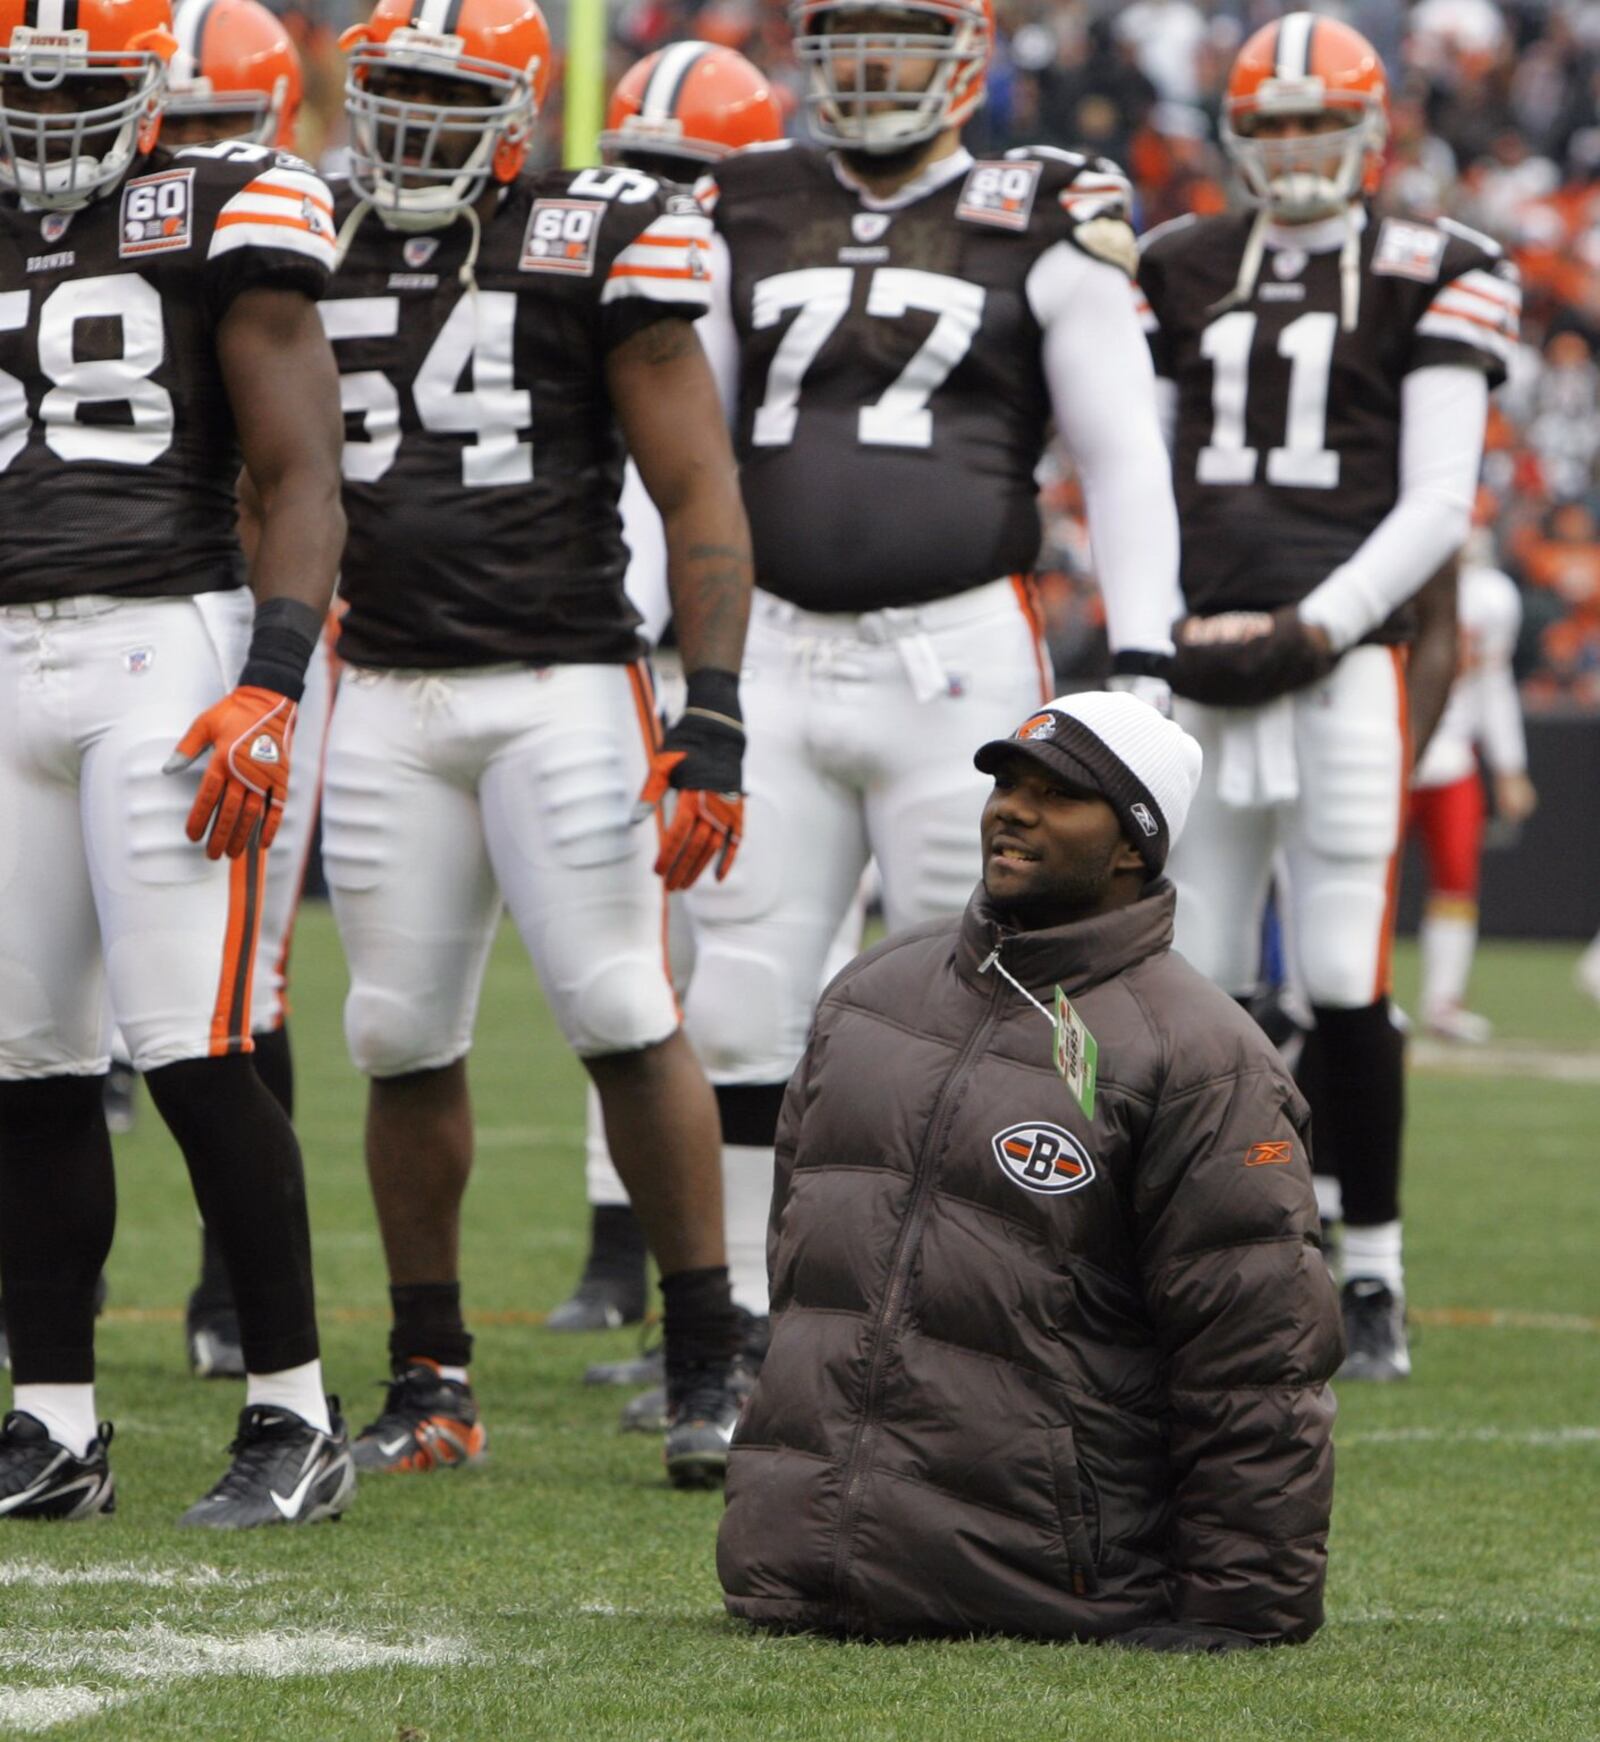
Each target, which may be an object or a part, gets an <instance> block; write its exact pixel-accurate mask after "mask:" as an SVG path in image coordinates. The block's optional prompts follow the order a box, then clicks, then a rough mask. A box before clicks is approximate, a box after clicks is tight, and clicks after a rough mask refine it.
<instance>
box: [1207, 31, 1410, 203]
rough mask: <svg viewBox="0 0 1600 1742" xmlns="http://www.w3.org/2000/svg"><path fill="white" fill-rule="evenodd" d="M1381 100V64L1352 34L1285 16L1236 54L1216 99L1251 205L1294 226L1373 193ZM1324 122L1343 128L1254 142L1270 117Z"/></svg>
mask: <svg viewBox="0 0 1600 1742" xmlns="http://www.w3.org/2000/svg"><path fill="white" fill-rule="evenodd" d="M1387 98H1388V89H1387V85H1386V83H1385V80H1384V74H1383V62H1382V61H1381V60H1380V59H1379V58H1378V51H1377V50H1376V49H1375V48H1374V47H1373V46H1372V44H1371V43H1370V42H1368V41H1367V39H1366V38H1365V37H1364V36H1362V35H1361V33H1360V32H1359V31H1356V30H1352V29H1351V28H1350V26H1349V25H1348V24H1343V23H1341V22H1340V21H1339V20H1338V19H1337V18H1324V17H1321V16H1320V15H1318V14H1316V13H1313V12H1290V13H1287V14H1286V15H1285V16H1284V17H1282V18H1280V19H1278V20H1277V21H1276V22H1275V23H1273V24H1265V25H1263V26H1262V27H1261V29H1260V30H1258V31H1257V32H1256V33H1255V35H1254V36H1252V37H1251V38H1250V40H1249V41H1248V42H1247V43H1246V44H1245V45H1244V47H1243V48H1242V49H1240V51H1239V58H1238V59H1237V60H1236V61H1235V62H1234V63H1233V71H1232V72H1231V73H1230V74H1229V77H1228V89H1227V92H1226V94H1225V95H1224V97H1223V101H1222V125H1221V131H1222V143H1223V145H1224V147H1225V148H1226V150H1227V153H1228V155H1229V157H1231V158H1232V159H1233V162H1234V164H1235V166H1236V167H1237V169H1238V171H1239V175H1240V178H1241V179H1242V180H1243V182H1244V185H1245V189H1246V191H1247V193H1248V194H1249V196H1250V198H1251V199H1252V200H1253V201H1254V202H1255V203H1256V204H1257V205H1260V206H1263V207H1265V208H1266V209H1267V210H1269V211H1271V212H1273V213H1274V214H1276V215H1277V216H1279V217H1283V218H1289V219H1291V220H1300V221H1303V220H1306V219H1309V218H1318V217H1324V216H1328V215H1330V214H1332V213H1334V212H1337V211H1339V210H1341V209H1342V208H1343V207H1345V206H1347V205H1349V204H1350V202H1351V201H1353V200H1356V199H1359V198H1360V197H1361V195H1362V194H1363V193H1374V192H1376V191H1377V186H1378V180H1379V177H1380V176H1381V175H1382V172H1383V147H1384V141H1385V139H1386V138H1387V136H1388V130H1389V116H1388V104H1387ZM1329 115H1331V116H1333V117H1334V118H1336V119H1337V120H1338V121H1339V122H1340V123H1341V125H1339V126H1338V127H1335V128H1332V129H1329V130H1327V131H1324V132H1318V133H1309V134H1302V135H1300V136H1298V137H1296V138H1292V139H1280V138H1256V137H1253V135H1254V133H1255V131H1256V129H1257V127H1258V126H1259V124H1260V122H1261V121H1263V120H1266V119H1268V118H1271V119H1296V120H1310V119H1312V118H1316V117H1321V116H1329ZM1335 162H1336V165H1337V166H1336V167H1335V168H1333V169H1332V170H1331V172H1330V165H1333V164H1335Z"/></svg>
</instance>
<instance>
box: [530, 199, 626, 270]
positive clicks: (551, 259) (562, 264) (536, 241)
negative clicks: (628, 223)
mask: <svg viewBox="0 0 1600 1742" xmlns="http://www.w3.org/2000/svg"><path fill="white" fill-rule="evenodd" d="M605 209H606V207H605V201H604V200H535V201H534V202H533V210H532V211H531V212H529V214H528V228H527V230H526V232H525V233H524V235H523V238H522V259H521V260H520V261H518V263H517V264H518V267H519V269H520V270H521V271H523V272H575V273H578V274H579V275H581V276H582V277H584V278H589V277H592V276H593V274H594V257H595V249H596V246H597V245H598V243H599V241H600V220H601V218H602V216H603V215H604V213H605Z"/></svg>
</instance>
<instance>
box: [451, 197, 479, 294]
mask: <svg viewBox="0 0 1600 1742" xmlns="http://www.w3.org/2000/svg"><path fill="white" fill-rule="evenodd" d="M461 215H462V216H463V217H464V218H465V219H466V220H467V228H468V229H469V230H470V231H471V232H472V237H471V240H470V241H469V242H468V243H467V257H466V259H465V260H463V261H462V262H461V266H460V269H459V270H458V271H457V273H456V277H457V278H459V279H460V280H461V288H462V289H463V290H465V291H466V292H467V294H468V295H469V296H476V295H477V294H478V275H477V273H476V271H475V270H474V268H475V267H476V266H477V264H478V250H479V249H480V248H481V247H482V245H483V219H482V218H480V217H479V216H478V208H477V207H476V206H463V207H462V208H461Z"/></svg>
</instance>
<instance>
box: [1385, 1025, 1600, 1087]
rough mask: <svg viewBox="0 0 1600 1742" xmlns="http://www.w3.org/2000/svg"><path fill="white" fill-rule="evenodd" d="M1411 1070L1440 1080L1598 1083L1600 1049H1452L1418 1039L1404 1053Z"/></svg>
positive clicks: (1522, 1045) (1523, 1045) (1502, 1045)
mask: <svg viewBox="0 0 1600 1742" xmlns="http://www.w3.org/2000/svg"><path fill="white" fill-rule="evenodd" d="M1407 1057H1408V1060H1409V1062H1410V1064H1411V1067H1412V1069H1413V1070H1418V1071H1424V1072H1428V1073H1430V1074H1433V1075H1436V1076H1443V1077H1481V1076H1494V1077H1510V1078H1516V1077H1537V1078H1539V1079H1540V1080H1541V1081H1543V1082H1547V1083H1600V1047H1593V1048H1588V1049H1585V1048H1579V1047H1553V1046H1540V1045H1538V1044H1536V1043H1534V1042H1531V1041H1521V1042H1518V1041H1498V1042H1495V1043H1494V1044H1493V1045H1490V1046H1451V1045H1450V1044H1449V1043H1448V1042H1446V1041H1439V1040H1429V1039H1428V1038H1427V1037H1426V1036H1419V1037H1417V1038H1415V1039H1413V1040H1412V1042H1411V1045H1410V1047H1409V1049H1408V1053H1407Z"/></svg>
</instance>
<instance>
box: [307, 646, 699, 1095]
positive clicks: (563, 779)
mask: <svg viewBox="0 0 1600 1742" xmlns="http://www.w3.org/2000/svg"><path fill="white" fill-rule="evenodd" d="M654 730H655V725H654V716H653V713H652V711H651V703H650V697H649V683H648V680H647V678H646V677H645V676H644V674H643V672H642V670H640V669H638V668H635V667H631V666H624V665H568V666H552V667H548V668H544V669H540V670H534V669H530V668H528V667H525V666H518V667H497V668H493V669H489V670H470V671H451V672H430V673H422V672H414V671H411V672H399V671H396V672H380V671H372V670H362V669H359V668H350V669H347V670H346V672H345V674H344V677H343V679H342V680H341V683H340V686H339V698H338V705H337V706H336V707H335V709H334V713H333V725H332V729H331V730H330V732H329V736H328V755H327V778H326V783H325V789H324V799H323V824H322V826H323V858H324V864H325V866H326V870H327V876H328V887H329V890H330V892H331V894H332V897H333V911H334V918H335V920H336V921H337V923H338V927H339V935H340V938H341V939H342V941H343V943H344V950H345V955H346V957H347V958H348V961H349V965H350V996H349V999H348V1000H347V1002H346V1005H345V1037H346V1039H347V1041H348V1042H349V1046H350V1053H351V1057H352V1058H353V1059H354V1060H355V1063H356V1065H357V1066H358V1067H359V1068H360V1069H361V1070H362V1071H365V1072H366V1073H368V1074H369V1075H371V1076H376V1077H390V1076H400V1075H404V1074H406V1073H407V1072H411V1071H421V1070H434V1069H438V1068H440V1067H442V1066H444V1065H448V1064H451V1063H453V1062H454V1061H455V1060H457V1059H459V1058H461V1057H463V1056H464V1055H465V1053H466V1052H467V1050H468V1048H469V1046H470V1044H471V1039H472V1026H473V1018H474V1016H475V1014H476V1011H477V1004H478V994H479V989H480V987H481V985H482V981H483V970H484V964H485V962H486V960H487V958H488V953H489V946H490V944H491V942H492V940H493V937H494V931H495V926H496V923H497V921H498V919H499V916H500V909H501V900H502V895H503V897H504V901H505V904H506V905H507V906H508V907H509V908H510V910H511V917H512V919H513V920H514V921H515V923H516V927H517V930H518V932H519V934H520V935H521V937H522V941H523V944H524V946H525V947H526V949H527V951H528V954H529V956H530V957H531V958H532V961H533V965H534V969H535V971H536V972H537V974H538V976H539V981H540V984H541V985H542V987H543V989H544V993H545V997H546V998H547V999H548V1000H549V1003H550V1007H551V1009H552V1011H553V1012H554V1013H555V1017H556V1020H557V1021H558V1022H559V1023H560V1025H561V1029H562V1032H563V1033H564V1034H565V1035H566V1038H567V1041H568V1042H569V1044H570V1045H571V1046H572V1047H573V1049H574V1050H575V1051H576V1052H577V1053H579V1054H580V1055H582V1056H586V1057H599V1056H603V1055H605V1054H608V1053H620V1052H635V1051H638V1050H640V1049H641V1048H643V1047H647V1046H653V1045H655V1044H657V1043H658V1042H660V1041H663V1040H665V1039H666V1038H667V1037H668V1036H669V1035H671V1034H672V1033H673V1032H674V1031H675V1030H676V1028H677V1026H678V1012H677V1005H676V1002H675V1000H674V998H673V995H672V987H671V985H670V983H669V982H668V978H667V969H666V962H665V956H664V947H663V924H664V906H663V897H662V888H661V884H660V881H659V880H658V879H657V877H656V876H655V873H654V871H653V870H652V866H653V863H654V860H655V854H656V829H655V827H654V825H653V824H651V823H648V822H647V823H644V824H642V825H640V826H638V827H632V826H630V824H629V820H628V819H629V813H630V812H631V810H632V808H633V804H634V801H635V799H636V798H637V796H638V793H639V789H640V787H641V786H642V785H643V784H644V779H645V773H646V766H647V762H648V749H647V745H648V743H649V742H651V741H652V735H653V733H654Z"/></svg>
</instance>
